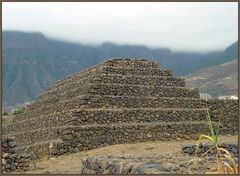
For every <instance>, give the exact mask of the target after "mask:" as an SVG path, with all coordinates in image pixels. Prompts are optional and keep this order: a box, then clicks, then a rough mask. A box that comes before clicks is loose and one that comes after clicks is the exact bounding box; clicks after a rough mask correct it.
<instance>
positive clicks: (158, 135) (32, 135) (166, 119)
mask: <svg viewBox="0 0 240 176" xmlns="http://www.w3.org/2000/svg"><path fill="white" fill-rule="evenodd" d="M206 104H207V103H206V102H205V101H202V100H200V98H199V94H198V91H197V89H189V88H186V87H185V82H184V80H183V79H180V78H175V77H173V76H172V73H171V71H169V70H164V69H159V63H158V62H152V61H147V60H130V59H114V60H108V61H105V62H103V63H101V64H98V65H96V66H94V67H92V68H89V69H86V70H83V71H81V72H79V73H76V74H74V75H72V76H70V77H67V78H64V79H63V80H60V81H56V82H55V83H54V84H53V85H52V86H50V87H49V88H48V90H47V91H46V92H44V93H43V94H42V95H40V96H39V97H38V98H37V99H36V101H35V102H33V103H32V104H30V105H29V106H28V107H27V108H26V112H25V113H24V114H21V115H17V116H16V118H14V120H13V123H12V124H10V125H7V126H3V136H6V137H8V136H10V137H11V136H13V137H15V140H16V142H17V143H18V147H17V149H16V150H17V151H18V152H21V151H22V150H23V149H24V150H26V151H29V152H34V153H35V154H36V155H37V156H38V157H39V158H41V157H42V156H46V155H49V153H50V152H53V154H56V155H59V154H63V153H69V152H77V151H82V150H89V149H93V148H97V147H100V146H105V145H112V144H119V143H134V142H143V141H150V140H176V139H178V140H181V139H193V138H196V136H197V135H198V134H199V133H208V127H207V125H206V121H205V120H206ZM50 144H53V146H54V148H53V149H52V151H50V150H49V145H50Z"/></svg>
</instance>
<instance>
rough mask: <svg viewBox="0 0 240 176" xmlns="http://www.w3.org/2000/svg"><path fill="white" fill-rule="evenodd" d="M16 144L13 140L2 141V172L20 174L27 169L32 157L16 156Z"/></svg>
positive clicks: (28, 155) (25, 155)
mask: <svg viewBox="0 0 240 176" xmlns="http://www.w3.org/2000/svg"><path fill="white" fill-rule="evenodd" d="M16 147H17V143H16V141H15V140H14V138H3V139H2V172H3V173H8V172H21V171H26V170H28V169H29V166H30V161H31V159H33V157H32V155H30V154H27V153H22V154H17V152H16Z"/></svg>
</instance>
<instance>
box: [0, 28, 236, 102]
mask: <svg viewBox="0 0 240 176" xmlns="http://www.w3.org/2000/svg"><path fill="white" fill-rule="evenodd" d="M2 40H3V53H2V56H3V57H2V69H3V70H2V72H3V74H2V75H3V77H2V78H3V105H4V106H5V107H6V106H15V105H17V104H19V103H24V102H26V101H31V100H33V99H34V98H35V97H36V96H37V95H39V94H40V93H41V92H43V91H44V90H45V89H46V88H47V87H48V86H49V85H50V84H52V83H53V81H54V80H57V79H62V78H63V77H65V76H68V75H71V74H73V73H74V72H78V71H80V70H81V69H83V68H86V67H89V66H92V65H95V64H97V63H99V62H101V61H102V60H103V59H109V58H112V57H135V58H139V57H140V58H149V59H154V60H159V61H160V65H161V67H162V68H168V69H171V70H172V71H173V73H174V75H177V76H182V75H186V74H189V73H192V72H194V71H196V70H199V69H201V68H206V67H208V66H211V65H216V64H221V63H224V62H227V61H230V60H232V59H234V58H236V57H237V42H236V43H234V44H233V45H231V46H230V47H228V48H226V50H225V51H221V52H212V53H207V54H198V53H183V52H181V53H180V52H172V51H171V50H170V49H166V48H159V49H150V48H148V47H146V46H142V45H134V46H132V45H115V44H112V43H109V42H107V43H103V44H102V45H101V46H98V47H97V46H95V47H94V46H89V45H82V44H76V43H70V42H64V41H57V40H53V39H48V38H46V37H45V36H44V35H43V34H41V33H24V32H16V31H3V33H2Z"/></svg>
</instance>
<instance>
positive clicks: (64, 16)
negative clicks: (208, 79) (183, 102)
mask: <svg viewBox="0 0 240 176" xmlns="http://www.w3.org/2000/svg"><path fill="white" fill-rule="evenodd" d="M2 7H3V30H20V31H37V32H42V33H44V34H45V35H46V36H48V37H52V38H59V39H63V40H68V41H74V42H78V43H85V44H101V43H102V42H106V41H110V42H114V43H118V44H143V45H147V46H150V47H153V48H156V47H168V48H171V49H172V50H174V51H183V50H184V51H199V52H203V51H212V50H221V49H223V48H225V47H226V46H228V45H230V44H232V43H233V42H235V41H236V40H237V38H238V5H237V2H229V3H227V2H225V3H224V2H223V3H219V2H216V3H209V2H206V3H203V2H201V3H200V2H199V3H193V2H192V3H183V2H182V3H163V2H159V3H157V2H156V3H153V2H151V3H150V2H149V3H130V2H128V3H117V2H115V3H114V2H112V3H107V2H106V3H103V2H101V3H97V2H91V3H90V2H89V3H83V2H78V3H67V2H65V3H64V2H63V3H55V2H41V3H36V2H32V3H29V2H4V3H3V6H2Z"/></svg>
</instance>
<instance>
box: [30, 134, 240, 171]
mask: <svg viewBox="0 0 240 176" xmlns="http://www.w3.org/2000/svg"><path fill="white" fill-rule="evenodd" d="M220 141H221V142H236V141H238V136H221V137H220ZM184 144H196V141H190V140H187V141H165V142H161V141H156V142H144V143H137V144H119V145H113V146H106V147H102V148H98V149H94V150H89V151H83V152H79V153H74V154H70V155H63V156H59V157H57V158H51V159H47V158H45V159H43V160H41V161H38V162H36V167H34V164H32V167H31V170H30V171H27V172H26V173H31V174H47V173H48V174H80V173H82V168H83V165H82V160H83V159H84V158H88V157H107V156H118V157H119V156H120V157H125V158H128V157H134V158H135V159H139V158H140V159H147V160H151V161H154V162H158V163H159V164H160V165H161V166H162V167H161V168H164V169H166V170H170V171H171V173H206V172H209V171H211V170H213V168H214V167H215V166H216V164H215V161H214V159H213V158H211V157H209V156H207V157H205V158H203V159H198V158H196V157H194V156H188V155H186V154H182V152H181V147H182V145H184ZM235 159H236V160H237V158H235ZM189 168H190V170H189Z"/></svg>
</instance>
